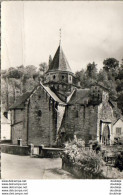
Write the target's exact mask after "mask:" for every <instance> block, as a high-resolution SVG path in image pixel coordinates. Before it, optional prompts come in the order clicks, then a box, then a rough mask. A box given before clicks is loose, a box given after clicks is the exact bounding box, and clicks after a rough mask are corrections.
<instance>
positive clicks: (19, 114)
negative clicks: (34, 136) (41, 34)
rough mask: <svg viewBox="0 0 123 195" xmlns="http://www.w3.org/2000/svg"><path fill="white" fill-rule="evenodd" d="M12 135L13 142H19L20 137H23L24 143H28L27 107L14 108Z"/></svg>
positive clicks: (12, 112)
mask: <svg viewBox="0 0 123 195" xmlns="http://www.w3.org/2000/svg"><path fill="white" fill-rule="evenodd" d="M11 114H12V115H13V116H12V117H11V119H12V123H11V124H12V125H11V136H12V144H17V140H18V139H22V144H23V145H27V126H26V124H27V111H26V107H25V109H16V110H12V111H11Z"/></svg>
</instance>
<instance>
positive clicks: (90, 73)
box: [86, 62, 97, 79]
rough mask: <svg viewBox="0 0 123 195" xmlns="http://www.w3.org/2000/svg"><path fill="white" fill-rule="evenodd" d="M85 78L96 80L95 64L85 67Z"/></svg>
mask: <svg viewBox="0 0 123 195" xmlns="http://www.w3.org/2000/svg"><path fill="white" fill-rule="evenodd" d="M86 76H87V77H88V78H92V79H96V77H97V64H95V62H93V63H89V64H88V65H87V70H86Z"/></svg>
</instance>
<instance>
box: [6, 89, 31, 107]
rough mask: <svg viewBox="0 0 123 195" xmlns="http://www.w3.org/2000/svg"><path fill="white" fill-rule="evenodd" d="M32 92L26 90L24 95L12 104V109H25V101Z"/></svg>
mask: <svg viewBox="0 0 123 195" xmlns="http://www.w3.org/2000/svg"><path fill="white" fill-rule="evenodd" d="M31 93H32V92H26V93H24V94H23V95H22V96H20V97H19V99H18V100H17V101H16V102H15V103H14V104H13V105H12V106H10V108H9V109H10V110H12V109H23V108H24V107H25V106H24V103H25V101H26V100H27V99H28V98H29V97H30V95H31Z"/></svg>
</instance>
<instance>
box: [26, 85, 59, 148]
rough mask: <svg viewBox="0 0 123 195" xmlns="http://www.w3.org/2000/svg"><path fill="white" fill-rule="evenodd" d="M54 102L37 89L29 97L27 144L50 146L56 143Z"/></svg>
mask: <svg viewBox="0 0 123 195" xmlns="http://www.w3.org/2000/svg"><path fill="white" fill-rule="evenodd" d="M55 106H56V105H55V102H54V101H53V100H51V98H50V96H49V95H48V94H47V92H46V91H45V90H44V89H43V88H42V87H39V88H38V89H37V90H36V91H35V92H34V93H33V94H32V95H31V97H30V102H29V110H28V144H31V143H32V144H34V145H35V146H39V145H41V144H43V145H44V146H52V145H53V144H54V143H55V141H56V124H57V121H56V114H57V113H56V111H55Z"/></svg>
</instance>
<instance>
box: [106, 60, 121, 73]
mask: <svg viewBox="0 0 123 195" xmlns="http://www.w3.org/2000/svg"><path fill="white" fill-rule="evenodd" d="M103 64H104V69H105V70H106V71H109V70H111V69H116V68H117V67H118V66H119V61H118V60H116V59H115V58H108V59H106V60H104V61H103Z"/></svg>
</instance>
